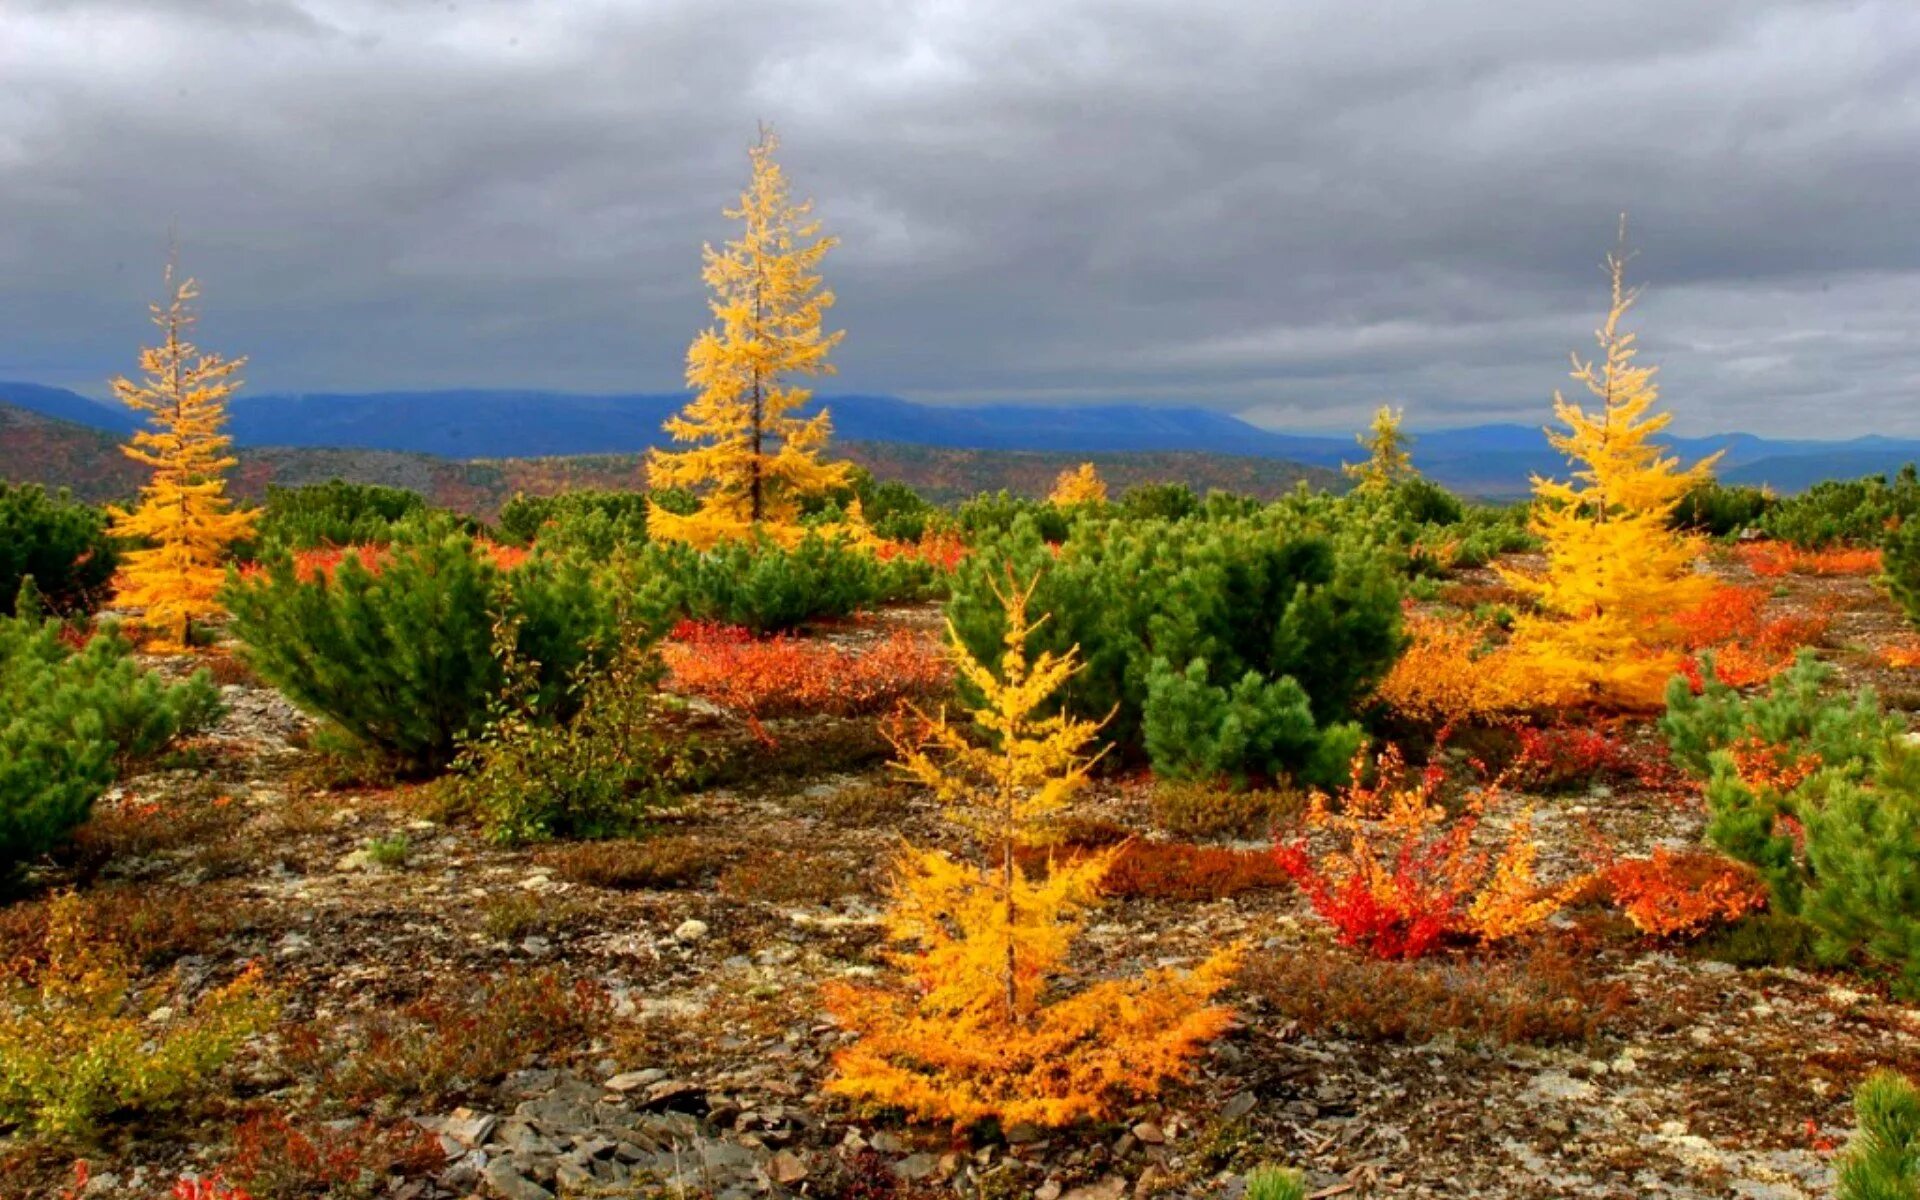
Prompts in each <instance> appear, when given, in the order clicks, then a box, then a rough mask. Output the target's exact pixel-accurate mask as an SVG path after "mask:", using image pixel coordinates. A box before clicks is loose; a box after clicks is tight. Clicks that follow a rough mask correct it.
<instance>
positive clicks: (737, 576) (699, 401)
mask: <svg viewBox="0 0 1920 1200" xmlns="http://www.w3.org/2000/svg"><path fill="white" fill-rule="evenodd" d="M775 150H776V143H775V141H774V140H773V139H772V137H771V136H770V135H763V137H762V140H761V141H760V143H759V144H758V145H756V146H755V148H754V149H753V151H752V155H751V162H750V168H751V173H750V176H749V180H748V183H747V186H746V189H745V191H744V192H743V193H742V194H741V195H740V197H739V199H738V202H737V205H736V206H735V207H734V208H732V209H730V210H728V216H729V217H730V218H731V219H732V220H733V222H734V225H735V227H736V234H737V236H736V237H735V238H734V239H733V240H730V241H728V242H726V243H725V244H723V245H720V246H717V247H709V248H708V249H707V251H706V256H705V270H704V281H705V284H706V287H707V289H708V291H709V293H710V297H711V310H712V322H711V324H710V325H709V326H708V327H707V328H706V329H703V330H701V331H700V332H699V333H698V334H697V336H696V337H695V339H694V340H693V342H692V344H691V347H690V348H689V350H688V353H687V383H688V386H689V389H690V391H691V392H692V395H693V399H692V400H691V401H690V402H689V403H688V405H687V407H686V408H685V409H684V410H683V411H681V412H680V413H679V414H678V415H677V416H675V417H673V418H672V419H671V420H669V421H668V423H667V427H666V428H667V432H668V433H669V434H670V435H671V436H672V438H673V439H674V445H673V447H672V448H670V449H665V450H656V451H654V452H653V453H652V454H651V455H650V456H649V457H648V458H647V461H646V464H645V470H644V472H643V473H642V472H639V471H637V470H629V471H628V474H630V475H633V476H635V478H634V482H633V484H632V486H631V487H628V488H620V487H613V486H580V485H581V483H582V482H583V480H582V479H581V478H579V477H572V478H565V479H561V480H559V481H558V483H554V485H553V486H542V487H538V488H531V487H529V488H524V489H521V490H518V491H517V492H516V493H515V494H513V495H512V496H511V497H509V498H507V499H505V500H504V502H503V503H499V504H494V503H491V502H490V501H489V502H488V503H485V504H477V503H475V504H461V503H456V502H453V501H451V500H449V498H448V495H444V494H443V495H437V496H429V495H426V494H423V493H422V492H421V491H419V490H411V489H408V488H403V487H395V486H385V485H378V484H368V483H354V482H345V481H341V480H332V481H327V482H313V483H304V484H297V485H293V484H271V483H267V482H266V481H265V480H264V479H254V480H251V481H249V480H247V479H246V478H245V475H246V470H247V468H246V467H245V466H243V465H242V464H240V462H239V460H237V458H236V456H235V455H234V454H233V453H232V451H231V446H230V444H229V441H228V439H227V437H226V435H225V434H224V433H223V424H224V421H225V419H226V416H227V406H228V404H229V402H230V400H231V397H232V396H233V395H234V393H235V391H236V389H237V388H238V387H239V386H240V382H241V376H242V372H243V369H244V365H245V364H244V360H243V359H240V358H234V357H227V356H225V355H224V354H222V353H219V352H215V351H213V350H206V349H202V348H201V347H200V346H199V345H198V344H197V341H198V340H199V339H200V338H202V337H203V336H206V335H204V334H202V332H201V331H200V328H199V326H198V324H197V322H198V320H199V317H200V309H199V305H200V294H199V288H198V285H197V284H196V283H195V282H194V281H193V280H192V279H191V278H189V277H188V276H187V275H186V274H185V273H184V272H183V271H182V270H180V269H179V268H178V267H177V266H176V267H170V268H169V269H168V272H167V275H166V281H165V289H164V291H163V293H162V294H161V296H160V299H159V301H158V303H157V304H156V305H155V306H154V308H153V314H152V315H153V320H154V325H155V330H156V331H155V334H154V336H153V338H152V339H151V344H150V345H148V346H147V347H146V348H145V349H144V350H142V351H141V352H140V358H139V367H138V370H137V371H136V372H135V374H134V375H133V376H132V377H129V378H121V379H116V380H114V381H113V384H112V386H113V388H114V391H115V394H116V396H117V398H118V399H119V400H120V401H121V402H122V403H124V404H125V405H126V406H127V407H128V408H129V409H130V410H132V411H133V412H134V413H135V414H137V415H138V416H140V417H141V418H142V420H143V421H144V424H143V425H142V426H141V428H140V429H139V430H138V431H137V432H135V433H134V434H133V435H132V436H131V437H130V438H129V439H128V440H127V442H126V444H125V446H124V448H123V453H124V460H125V465H124V466H118V467H115V468H114V469H115V470H116V471H126V472H129V474H128V475H127V476H126V479H127V481H128V482H129V483H130V484H133V485H135V486H137V488H138V494H137V496H131V497H130V498H129V499H128V500H127V501H126V502H125V503H124V504H119V505H114V504H104V503H96V502H93V501H91V500H87V499H82V498H79V497H77V496H75V495H72V494H67V493H63V492H60V491H57V490H49V489H46V488H43V487H40V486H38V485H32V484H24V483H11V484H0V684H3V685H4V686H0V874H4V883H5V886H6V893H5V897H4V904H0V963H3V964H4V966H3V967H0V970H4V974H5V995H4V1000H3V1001H0V1195H5V1196H19V1197H58V1198H62V1200H80V1198H82V1197H96V1196H109V1197H127V1198H130V1200H167V1198H171V1200H320V1198H328V1200H349V1198H353V1200H374V1198H379V1197H393V1198H397V1200H435V1198H452V1197H498V1198H502V1200H554V1198H556V1197H654V1196H670V1197H687V1198H693V1197H702V1198H708V1197H711V1198H716V1200H731V1198H745V1197H762V1196H773V1197H799V1196H807V1197H822V1198H826V1200H834V1198H839V1200H888V1198H896V1200H922V1198H932V1197H942V1196H958V1197H981V1198H995V1200H998V1198H1003V1197H1009V1198H1010V1197H1026V1196H1032V1197H1037V1198H1039V1200H1119V1198H1121V1197H1152V1196H1164V1197H1222V1198H1227V1200H1235V1198H1239V1197H1246V1198H1248V1200H1305V1198H1307V1197H1316V1198H1330V1197H1356V1198H1360V1197H1398V1196H1409V1197H1415V1196H1430V1197H1440V1196H1472V1197H1516V1198H1518V1197H1546V1196H1553V1197H1606V1198H1616V1197H1617V1198H1621V1200H1626V1198H1630V1197H1632V1198H1638V1197H1649V1196H1671V1197H1720V1196H1742V1197H1764V1198H1778V1200H1788V1198H1792V1197H1810V1196H1822V1197H1825V1196H1837V1197H1844V1198H1846V1200H1880V1198H1885V1197H1900V1196H1914V1195H1917V1194H1920V1192H1917V1191H1916V1187H1920V1183H1917V1182H1916V1181H1917V1180H1920V1092H1916V1090H1915V1084H1914V1082H1913V1081H1914V1080H1917V1079H1920V1008H1916V1007H1915V1005H1916V1003H1917V1002H1920V744H1916V741H1915V739H1914V737H1913V736H1912V732H1911V731H1912V728H1913V725H1914V714H1915V713H1916V712H1920V629H1916V624H1920V476H1917V475H1916V474H1915V472H1914V470H1913V469H1912V468H1908V469H1907V470H1904V471H1902V472H1900V473H1898V474H1897V475H1894V476H1891V477H1885V476H1873V477H1868V478H1862V479H1849V480H1833V481H1828V482H1823V483H1820V484H1818V485H1816V486H1814V487H1811V488H1809V489H1807V490H1805V491H1803V492H1800V493H1797V494H1793V495H1777V494H1774V493H1773V492H1770V491H1767V490H1764V489H1760V488H1754V487H1746V486H1734V485H1724V484H1722V483H1720V482H1717V481H1716V478H1715V473H1714V469H1715V462H1714V460H1713V459H1712V458H1711V457H1708V458H1705V459H1690V460H1685V461H1683V460H1682V458H1681V457H1679V456H1677V455H1675V454H1674V453H1672V452H1670V451H1669V450H1668V449H1667V448H1666V447H1667V444H1666V442H1665V441H1664V439H1663V431H1664V430H1665V429H1666V427H1667V425H1668V422H1669V421H1670V420H1671V419H1672V416H1673V409H1672V407H1671V406H1669V405H1668V404H1667V403H1666V402H1665V401H1664V400H1663V399H1662V397H1661V395H1660V391H1659V380H1658V376H1657V374H1656V370H1655V365H1654V364H1652V363H1651V362H1650V361H1648V356H1647V355H1645V354H1644V353H1642V351H1641V350H1640V348H1639V347H1638V346H1637V344H1636V341H1635V333H1634V330H1635V327H1636V318H1637V315H1638V314H1637V313H1636V310H1635V307H1634V305H1635V302H1636V299H1637V298H1638V294H1639V293H1638V291H1637V289H1636V286H1635V281H1634V278H1633V277H1632V276H1631V275H1630V272H1629V266H1630V264H1629V258H1630V256H1629V255H1628V254H1627V253H1626V252H1625V250H1624V247H1623V248H1620V249H1617V250H1616V251H1615V252H1614V253H1612V254H1611V255H1609V256H1608V257H1607V258H1606V260H1605V263H1606V274H1605V275H1604V277H1603V280H1604V283H1605V287H1604V289H1602V288H1598V287H1597V288H1596V290H1595V295H1594V309H1595V311H1596V313H1597V314H1598V321H1597V329H1596V335H1595V337H1596V340H1595V342H1594V344H1593V345H1591V346H1589V347H1585V348H1578V347H1558V346H1543V347H1541V359H1542V362H1543V363H1544V364H1547V366H1549V367H1551V365H1552V364H1553V362H1554V361H1555V359H1556V357H1557V356H1558V355H1561V354H1564V353H1566V352H1567V351H1568V350H1575V351H1577V353H1576V354H1575V359H1574V366H1573V370H1572V375H1571V378H1570V379H1567V380H1566V381H1565V382H1564V389H1563V391H1562V392H1560V393H1554V394H1553V395H1552V396H1551V398H1550V399H1549V398H1548V397H1545V396H1543V397H1542V403H1541V407H1540V413H1539V419H1540V421H1541V422H1542V423H1543V424H1545V425H1547V427H1548V430H1549V435H1550V437H1551V440H1552V443H1553V446H1554V448H1555V450H1556V451H1557V452H1558V453H1559V454H1560V455H1561V456H1562V457H1563V458H1564V460H1565V466H1564V470H1563V471H1561V472H1560V473H1558V474H1557V475H1556V476H1555V477H1553V478H1541V479H1538V480H1537V481H1536V484H1535V488H1534V494H1533V495H1532V497H1531V498H1530V499H1529V500H1527V501H1525V502H1522V503H1517V504H1508V505H1488V504H1482V503H1477V502H1472V501H1469V500H1464V499H1462V498H1461V497H1459V496H1457V495H1455V494H1453V493H1451V492H1449V491H1448V490H1447V489H1445V488H1443V487H1441V486H1439V485H1437V484H1435V483H1432V482H1430V481H1428V480H1427V479H1424V478H1422V477H1421V475H1420V474H1419V473H1418V472H1417V471H1416V470H1415V469H1414V467H1413V460H1412V457H1411V454H1410V448H1411V443H1412V437H1411V435H1409V433H1408V432H1407V430H1406V428H1405V426H1404V424H1403V414H1402V412H1401V411H1400V410H1398V409H1396V408H1394V407H1390V406H1389V407H1383V408H1381V409H1380V410H1379V412H1378V414H1377V415H1376V416H1375V418H1374V420H1373V422H1372V423H1371V425H1370V426H1369V427H1368V428H1366V429H1364V430H1362V431H1359V433H1358V435H1357V437H1356V445H1355V447H1354V454H1353V461H1352V463H1351V464H1349V465H1348V466H1347V467H1346V469H1345V471H1344V474H1343V475H1342V476H1341V477H1340V478H1339V479H1338V480H1337V481H1335V480H1332V479H1330V478H1329V479H1318V478H1316V479H1315V480H1312V481H1303V482H1301V483H1300V484H1299V485H1298V486H1296V487H1293V488H1291V489H1286V490H1275V489H1267V490H1265V491H1263V492H1260V493H1259V494H1255V493H1254V492H1252V491H1251V490H1248V491H1235V490H1229V489H1216V490H1212V491H1210V492H1209V493H1208V494H1205V495H1202V494H1199V493H1198V492H1197V491H1196V490H1195V489H1193V488H1191V487H1188V486H1186V485H1184V484H1180V483H1172V482H1164V481H1155V480H1154V479H1153V478H1152V477H1151V471H1152V468H1153V465H1154V464H1153V463H1152V461H1151V460H1150V457H1149V460H1147V461H1145V462H1140V463H1135V464H1133V465H1134V466H1136V467H1137V468H1138V470H1137V473H1136V476H1135V477H1134V479H1133V482H1131V483H1130V484H1129V485H1127V486H1119V485H1117V484H1115V485H1114V486H1111V487H1110V483H1113V481H1112V480H1111V479H1109V478H1108V477H1107V476H1105V475H1103V473H1102V471H1101V470H1100V469H1099V467H1098V466H1096V464H1095V463H1093V462H1091V461H1088V462H1084V463H1077V464H1074V465H1064V464H1058V463H1053V462H1048V463H1046V469H1047V471H1048V473H1049V474H1052V475H1055V476H1056V477H1054V478H1051V479H1050V480H1048V481H1046V483H1047V494H1046V495H1045V497H1044V498H1037V497H1035V496H1033V495H1030V494H1023V492H1022V490H1021V489H1018V488H1009V489H1002V490H997V491H990V492H985V493H982V494H978V495H974V496H971V497H966V498H962V497H960V496H958V495H957V494H956V492H957V488H956V486H955V485H953V483H952V481H951V480H950V479H947V480H944V481H942V480H943V477H942V476H940V472H941V471H944V470H947V469H948V467H947V466H942V465H941V464H949V465H950V464H951V463H952V462H953V461H955V460H954V459H953V458H952V456H947V457H942V456H940V455H932V456H930V460H929V461H931V462H933V463H934V464H935V467H934V468H930V470H931V471H932V472H933V478H934V479H935V482H934V483H931V484H926V485H925V486H924V487H923V488H922V489H919V490H917V489H916V488H915V487H914V486H911V485H910V484H909V483H908V482H905V481H903V480H901V479H900V478H896V477H889V476H888V475H887V474H886V472H885V470H884V467H883V465H882V464H879V463H875V464H874V466H875V468H876V469H866V468H861V467H856V466H855V464H854V463H852V462H851V461H849V459H848V458H847V457H846V456H845V455H844V454H843V453H842V452H841V451H840V448H839V447H838V446H836V444H835V442H834V440H833V427H832V414H831V412H830V411H829V410H828V409H826V408H823V407H821V406H819V405H817V404H815V403H813V397H812V392H811V390H810V384H811V381H814V380H817V379H818V378H820V377H822V376H824V375H827V374H829V373H830V372H831V370H832V355H833V352H834V350H835V347H836V345H837V344H838V343H839V341H840V338H841V336H842V335H841V333H839V332H836V331H834V330H833V328H832V327H833V321H832V311H831V310H832V307H833V300H834V297H833V294H832V292H831V290H830V289H829V288H828V286H827V285H826V282H825V278H826V275H827V273H828V270H829V266H830V252H831V251H832V250H833V248H834V245H835V241H834V239H833V238H832V237H831V236H828V235H826V234H825V233H824V232H823V231H822V229H821V227H820V224H819V222H818V221H817V220H816V219H815V218H814V217H813V215H812V213H811V211H810V207H809V205H808V204H806V203H805V202H802V201H799V200H797V199H795V198H794V197H793V195H792V194H791V192H790V189H789V187H788V184H787V182H786V179H785V176H784V175H783V174H782V171H781V168H780V165H779V163H778V161H777V160H776V156H775ZM208 340H209V342H211V341H216V340H217V338H209V339H208ZM1056 467H1064V469H1058V470H1057V471H1056V470H1055V468H1056ZM556 469H558V468H556ZM1036 469H1037V468H1035V467H1034V466H1033V465H1032V463H1027V464H1026V465H1024V466H1022V467H1021V468H1020V470H1021V471H1022V472H1024V474H1022V475H1021V476H1020V479H1021V480H1024V481H1025V483H1026V485H1027V490H1029V491H1031V490H1037V489H1034V488H1032V486H1031V485H1032V484H1033V483H1034V480H1033V479H1032V478H1030V476H1032V474H1033V472H1034V471H1035V470H1036ZM642 474H643V475H644V479H641V478H639V476H641V475H642ZM483 482H485V484H486V486H487V487H497V486H499V481H498V480H495V479H493V477H492V476H488V477H487V479H486V480H485V481H483ZM548 482H550V483H552V482H553V481H548ZM584 482H586V483H594V482H602V483H604V482H606V481H604V480H602V481H595V480H592V479H586V480H584ZM924 482H925V481H923V483H924ZM448 486H452V485H451V484H449V485H448ZM473 486H475V487H479V486H481V485H480V483H475V484H474V485H473ZM929 493H931V494H929ZM114 494H119V491H118V490H116V492H115V493H114ZM461 495H462V496H464V493H462V494H461ZM490 495H491V493H489V496H490ZM247 497H254V498H257V499H248V498H247ZM476 508H481V509H484V510H485V516H484V517H482V516H479V515H475V509H476ZM496 509H497V511H496Z"/></svg>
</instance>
